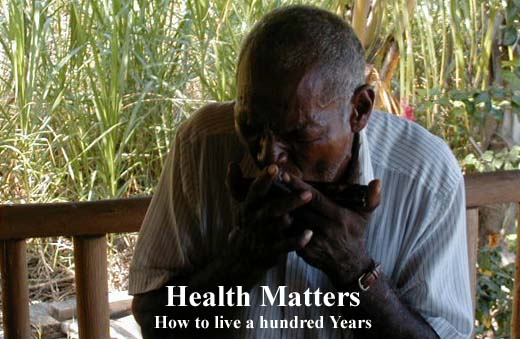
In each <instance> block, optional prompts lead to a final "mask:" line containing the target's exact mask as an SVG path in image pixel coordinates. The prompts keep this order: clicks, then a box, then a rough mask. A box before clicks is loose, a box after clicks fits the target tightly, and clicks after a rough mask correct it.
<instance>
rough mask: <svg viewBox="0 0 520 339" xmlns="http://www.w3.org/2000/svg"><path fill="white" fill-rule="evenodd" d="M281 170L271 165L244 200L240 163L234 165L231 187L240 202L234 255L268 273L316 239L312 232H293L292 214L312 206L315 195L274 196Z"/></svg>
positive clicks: (232, 242) (231, 239)
mask: <svg viewBox="0 0 520 339" xmlns="http://www.w3.org/2000/svg"><path fill="white" fill-rule="evenodd" d="M278 172H279V168H278V166H277V165H275V164H271V165H269V166H267V167H265V168H264V169H263V170H262V173H261V174H260V176H258V177H257V178H256V179H255V180H254V181H253V183H252V184H251V186H250V188H249V191H248V192H247V194H246V195H245V196H244V195H243V194H242V195H241V193H240V192H243V187H241V185H243V184H244V178H243V175H242V171H241V170H240V167H239V165H238V164H237V163H230V164H229V166H228V173H227V185H228V188H229V190H230V193H231V195H232V196H233V197H234V198H235V199H236V200H237V201H238V202H239V206H240V208H239V211H238V225H237V226H236V227H235V229H234V230H233V231H232V232H231V233H230V236H229V246H230V250H231V252H232V253H236V255H240V256H247V257H248V258H249V260H250V262H251V264H252V265H253V266H254V267H258V268H259V269H263V270H266V269H268V268H271V267H272V266H274V265H275V264H276V263H277V262H278V260H279V259H280V257H281V256H283V255H285V254H286V253H288V252H290V251H297V250H300V249H302V248H304V247H305V246H306V245H307V243H308V242H309V241H310V240H311V238H312V231H311V230H296V229H294V228H293V218H292V216H291V212H293V211H294V210H296V209H297V208H299V207H301V206H303V205H305V204H307V203H309V202H310V201H311V200H312V193H311V192H310V191H308V190H306V191H293V192H291V193H287V194H283V195H280V194H278V195H275V196H273V190H274V188H273V183H274V182H275V181H277V180H278Z"/></svg>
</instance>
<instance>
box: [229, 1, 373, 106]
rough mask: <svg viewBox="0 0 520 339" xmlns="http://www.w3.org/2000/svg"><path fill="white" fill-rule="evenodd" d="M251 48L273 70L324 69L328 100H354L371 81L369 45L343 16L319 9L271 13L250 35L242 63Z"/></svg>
mask: <svg viewBox="0 0 520 339" xmlns="http://www.w3.org/2000/svg"><path fill="white" fill-rule="evenodd" d="M246 52H249V55H250V56H252V59H253V60H254V61H253V62H254V63H261V64H262V65H264V66H267V67H269V70H271V71H272V72H273V73H272V74H279V75H283V74H291V73H293V72H298V71H302V70H303V71H305V70H309V69H310V68H317V69H319V71H320V72H321V74H322V75H323V76H324V80H325V84H326V87H325V88H324V91H323V93H326V94H327V95H326V98H322V99H324V100H332V99H335V98H336V97H339V96H344V97H346V99H347V100H348V99H350V97H351V95H352V93H353V92H354V90H355V89H356V88H357V87H358V86H360V85H362V84H363V83H364V82H365V81H364V80H365V76H364V71H365V58H364V51H363V46H362V45H361V43H360V41H359V40H358V38H357V36H356V34H355V33H354V30H353V29H352V28H351V27H350V25H349V24H347V23H346V22H345V21H344V20H343V19H341V18H340V17H339V16H337V15H335V14H333V13H330V12H328V11H325V10H322V9H319V8H316V7H311V6H290V7H284V8H280V9H277V10H274V11H273V12H271V13H269V14H267V15H266V16H264V17H263V18H262V20H260V21H259V22H258V23H257V24H256V25H255V26H254V27H253V29H252V30H251V32H250V33H249V35H248V36H247V37H246V39H245V41H244V44H243V46H242V50H241V52H240V56H239V64H240V62H241V60H242V58H243V57H244V54H245V53H246ZM250 60H251V59H250ZM250 66H252V65H250Z"/></svg>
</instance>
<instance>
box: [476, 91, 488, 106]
mask: <svg viewBox="0 0 520 339" xmlns="http://www.w3.org/2000/svg"><path fill="white" fill-rule="evenodd" d="M490 99H491V97H490V96H489V93H488V92H482V93H480V94H479V95H477V97H476V98H475V103H476V104H478V103H481V102H488V101H489V100H490Z"/></svg>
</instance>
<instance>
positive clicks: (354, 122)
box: [350, 84, 375, 133]
mask: <svg viewBox="0 0 520 339" xmlns="http://www.w3.org/2000/svg"><path fill="white" fill-rule="evenodd" d="M374 97H375V94H374V90H373V89H372V87H371V86H370V85H366V84H365V85H362V86H359V87H358V88H356V90H355V91H354V94H353V95H352V100H351V104H352V112H351V113H350V128H351V129H352V132H354V133H359V132H360V131H361V130H362V129H363V128H365V126H366V125H367V123H368V119H369V118H370V113H372V108H373V106H374Z"/></svg>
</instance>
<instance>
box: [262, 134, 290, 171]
mask: <svg viewBox="0 0 520 339" xmlns="http://www.w3.org/2000/svg"><path fill="white" fill-rule="evenodd" d="M257 160H258V162H259V164H260V167H261V168H264V167H265V166H268V165H270V164H277V165H279V166H281V165H284V164H285V163H286V162H287V152H286V150H285V147H284V145H283V143H282V142H281V141H280V140H278V139H277V138H276V136H275V135H274V134H273V132H271V131H268V132H266V133H265V135H264V136H263V137H262V138H261V139H260V152H259V153H258V155H257Z"/></svg>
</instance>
